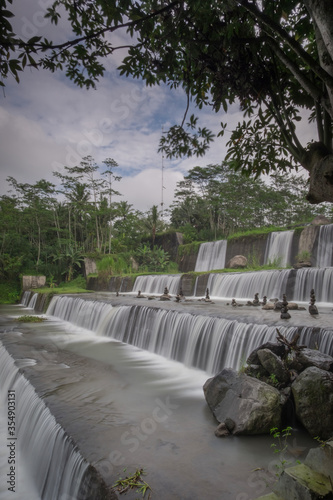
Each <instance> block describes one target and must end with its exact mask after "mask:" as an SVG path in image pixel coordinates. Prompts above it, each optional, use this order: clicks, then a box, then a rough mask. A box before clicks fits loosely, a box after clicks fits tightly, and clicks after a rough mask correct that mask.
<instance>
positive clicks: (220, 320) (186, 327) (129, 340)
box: [0, 226, 333, 500]
mask: <svg viewBox="0 0 333 500" xmlns="http://www.w3.org/2000/svg"><path fill="white" fill-rule="evenodd" d="M330 231H331V229H330V227H329V226H326V228H325V229H322V228H320V234H319V239H318V244H317V246H316V247H315V248H317V254H316V256H315V255H313V257H316V261H317V264H318V267H313V268H302V269H297V270H296V269H281V270H270V271H259V272H236V273H216V272H215V273H214V272H213V273H210V274H209V276H208V275H207V274H205V275H200V276H199V277H198V278H197V290H199V289H200V290H201V291H202V289H205V288H206V287H207V288H209V293H210V295H211V297H212V298H213V299H215V298H216V299H221V300H220V301H219V300H216V302H215V304H212V303H207V302H205V301H198V300H197V299H196V298H195V297H192V298H190V299H189V300H188V301H187V302H180V303H178V304H175V303H173V302H167V303H164V302H159V301H158V300H153V301H148V300H146V301H145V300H137V299H135V298H134V297H133V296H131V295H127V296H125V297H122V296H121V297H115V295H110V294H107V295H101V296H96V297H95V298H91V297H89V295H86V296H85V297H79V296H77V297H73V296H55V297H54V298H53V299H52V301H51V303H50V305H49V307H48V310H47V318H48V320H49V321H48V322H46V323H45V326H44V324H40V325H38V326H37V325H35V327H30V328H28V327H26V328H27V330H28V331H27V332H26V333H24V329H23V330H22V331H23V333H22V332H21V331H20V332H16V333H17V339H21V338H23V337H24V336H26V338H28V339H29V342H30V343H31V344H30V343H28V344H27V347H28V348H30V346H31V345H34V344H33V342H34V340H33V339H34V336H35V335H36V336H37V339H36V341H35V342H36V344H35V346H36V351H38V353H41V352H42V351H43V350H44V347H45V345H50V344H53V345H54V346H55V347H54V348H55V349H56V350H58V349H59V351H61V349H63V352H66V356H67V357H68V360H69V361H70V362H69V364H71V361H72V358H71V356H73V357H74V359H73V366H74V365H75V366H76V367H77V371H75V372H74V375H72V379H70V380H68V375H66V374H64V373H61V368H60V370H59V372H57V374H56V375H55V377H59V380H58V379H56V380H57V384H56V389H54V388H53V386H52V388H51V389H49V388H48V387H47V383H48V375H47V373H46V372H45V366H48V365H45V366H43V365H42V364H41V365H39V364H38V360H37V361H34V360H29V359H25V356H24V355H22V356H20V348H21V344H20V342H19V341H17V342H18V344H17V346H16V347H17V349H16V354H17V356H16V361H14V357H12V356H11V355H10V354H9V353H8V351H7V349H8V348H9V347H11V346H13V345H16V340H15V336H14V335H12V330H8V331H9V332H10V334H8V333H7V331H5V330H4V331H3V332H2V334H1V335H2V337H1V338H2V339H3V336H4V335H5V336H6V338H5V340H6V342H7V349H5V347H4V346H6V342H5V341H4V346H2V344H1V345H0V378H1V391H0V398H1V411H0V421H1V422H3V421H4V419H5V418H6V417H7V415H5V414H3V409H4V408H7V407H6V404H7V398H8V391H15V394H16V396H17V399H18V400H19V402H20V406H19V407H18V413H17V422H18V432H19V435H20V440H19V442H18V444H17V446H18V448H17V449H18V450H19V451H20V456H22V458H23V465H22V469H21V474H22V477H24V474H23V473H24V468H26V477H27V478H28V479H29V481H28V480H27V482H26V490H25V496H24V498H25V499H27V500H40V499H42V500H56V499H62V498H64V499H65V498H66V499H67V498H68V499H69V498H70V499H73V500H78V499H81V498H82V499H86V500H88V498H89V499H90V498H92V499H94V500H97V499H98V498H101V496H100V497H98V495H97V496H95V497H94V496H93V492H92V490H91V489H90V491H89V484H90V483H91V478H90V477H89V469H90V468H89V465H88V462H87V461H86V460H85V459H84V458H83V456H82V454H81V452H80V451H79V448H78V447H77V446H76V445H75V444H74V442H73V441H72V439H71V438H70V437H69V434H67V433H66V432H65V431H64V430H63V428H62V427H61V426H60V425H59V424H58V423H57V420H56V418H55V417H54V416H53V415H52V413H51V411H50V410H49V408H48V405H47V403H48V402H49V401H52V403H53V404H56V402H57V401H58V404H59V405H60V406H61V404H62V403H63V401H64V400H65V398H64V399H63V396H64V394H65V393H66V391H67V399H66V402H67V401H69V405H68V407H67V409H68V408H69V415H67V422H68V420H70V425H73V427H76V429H78V431H77V436H76V437H79V439H82V441H83V442H84V443H85V444H86V441H87V438H86V435H85V432H87V427H85V426H84V424H83V423H82V421H81V419H80V417H81V414H80V411H82V407H84V408H85V407H86V406H87V407H88V406H89V405H92V406H93V407H96V405H97V402H98V401H99V402H100V404H101V411H99V408H98V411H97V412H96V413H94V414H93V416H91V415H90V413H89V415H88V417H87V419H86V421H87V422H88V423H89V428H90V426H91V425H92V423H93V424H94V426H95V431H96V434H95V435H94V436H97V435H98V432H97V431H99V430H100V428H101V429H102V431H103V432H104V431H105V430H106V429H108V432H109V427H110V428H111V429H112V430H113V431H114V433H113V434H112V439H110V435H109V434H108V439H104V434H103V432H102V433H101V437H100V440H99V441H98V445H96V449H93V450H92V453H91V455H92V456H93V457H94V460H95V462H94V466H95V467H97V469H98V466H99V467H100V468H99V469H98V471H102V472H103V471H104V470H105V468H106V467H107V471H108V474H110V476H111V479H112V482H111V479H110V483H108V484H112V483H113V482H114V480H115V479H116V476H117V474H118V472H121V471H122V470H123V469H124V468H125V467H127V466H128V464H134V463H135V464H138V465H140V466H141V465H143V466H145V465H146V464H148V467H149V469H150V471H153V477H154V478H155V479H156V483H155V486H157V488H160V489H161V491H159V489H157V495H158V497H159V498H161V499H162V500H170V499H172V500H175V499H178V498H184V499H185V498H186V499H190V498H191V499H192V498H207V499H213V498H216V490H218V491H219V493H220V492H221V491H222V495H223V498H224V499H226V500H233V499H234V498H238V497H239V498H240V496H242V495H247V498H251V497H252V496H253V494H252V493H253V490H252V491H251V488H250V487H249V483H250V482H251V483H252V482H253V478H252V476H251V477H250V475H249V472H248V464H249V463H254V462H255V465H256V467H258V468H260V467H265V466H266V464H267V461H269V460H270V458H268V460H266V461H265V462H264V463H260V462H259V460H260V459H261V457H262V450H261V452H260V453H258V452H257V448H258V446H260V443H259V440H258V441H256V440H255V438H253V439H251V443H253V447H254V448H255V450H254V451H253V452H251V453H250V454H249V455H247V453H248V450H247V448H250V447H251V446H252V445H250V443H249V441H248V440H246V441H244V443H243V442H242V441H241V439H239V438H238V441H237V447H235V446H234V441H232V442H231V441H226V442H223V446H222V447H221V441H220V440H216V439H214V436H213V432H214V427H215V423H214V422H212V420H211V417H210V416H209V417H207V415H206V414H205V413H204V412H203V411H202V409H203V406H204V403H203V395H202V390H201V387H202V383H203V381H204V380H206V378H208V376H210V375H212V374H215V373H217V372H219V371H220V370H221V369H222V368H224V367H230V368H234V369H239V368H240V366H241V365H242V363H243V362H244V361H245V360H246V358H247V356H248V354H249V353H250V352H251V351H252V350H253V349H254V348H256V347H257V346H259V345H261V344H262V343H264V342H267V341H273V342H274V341H276V328H278V329H279V331H280V333H281V334H283V335H285V336H286V338H289V339H290V338H292V337H293V336H294V335H295V333H296V332H297V333H299V334H300V343H301V344H305V345H308V346H309V347H315V348H318V349H319V350H320V351H321V352H324V353H327V354H331V355H333V331H332V327H331V324H330V314H331V312H330V309H329V308H326V309H325V312H322V309H321V307H322V308H323V309H324V307H326V306H324V304H323V303H327V302H328V303H330V302H332V298H333V285H332V282H333V280H332V278H333V276H332V273H333V267H331V264H332V254H331V253H330V251H331V250H330V248H328V249H327V252H325V251H323V248H322V247H323V246H325V245H328V246H329V245H331V243H330V241H331V240H330V234H331V232H330ZM318 232H319V231H318ZM288 233H289V234H285V235H281V234H280V233H278V235H277V236H276V237H275V236H273V235H272V236H271V238H270V239H269V241H268V242H267V244H266V257H265V259H266V260H275V259H276V258H281V256H282V261H281V262H282V263H284V264H285V265H288V264H289V263H290V262H289V260H288V259H289V257H288V256H287V254H288V255H290V245H291V240H292V234H291V233H292V231H291V232H288ZM288 242H289V243H288ZM320 242H321V243H320ZM324 242H325V243H324ZM331 246H332V245H331ZM263 248H264V246H263ZM283 249H285V253H286V255H284V253H283ZM225 250H226V242H222V243H221V242H215V243H214V244H209V245H206V246H203V245H202V248H200V251H201V256H200V259H199V258H198V261H197V265H198V268H199V267H200V266H202V267H201V270H202V271H208V270H212V269H215V270H217V269H221V268H223V267H224V264H225V262H224V261H225V257H226V253H225ZM219 259H220V260H219ZM200 260H201V263H200ZM204 262H206V263H205V264H204ZM199 263H200V266H199ZM200 280H202V281H203V282H204V286H202V285H200V286H199V281H200ZM205 280H206V281H205ZM188 281H189V282H190V283H191V285H192V286H193V281H194V279H193V275H190V276H189V278H188ZM181 284H182V281H181V276H180V275H173V276H167V275H156V276H142V277H139V278H137V280H136V282H135V285H134V287H133V291H134V292H138V291H139V290H141V292H142V293H147V294H162V293H163V291H164V288H165V287H167V288H168V290H169V292H170V294H172V295H176V294H177V293H178V292H179V288H180V287H181ZM312 288H314V289H315V293H316V299H317V304H318V308H319V312H320V314H319V317H317V318H312V317H310V315H309V314H308V311H307V310H305V311H303V312H302V311H295V312H293V311H292V318H291V319H290V320H282V319H280V314H278V313H275V312H271V311H262V310H261V308H254V307H252V308H251V307H246V306H245V307H241V308H232V307H231V306H226V304H225V302H226V301H225V300H223V299H228V300H230V299H231V298H236V299H240V300H243V301H245V300H247V299H253V297H254V294H255V293H259V295H260V297H263V296H264V295H266V296H267V297H268V298H274V297H277V298H281V297H282V294H283V293H286V294H287V298H288V300H289V301H296V302H297V301H298V302H308V300H309V296H310V290H311V289H312ZM37 299H38V294H33V293H31V292H26V293H25V294H24V296H23V298H22V303H23V305H24V306H25V307H28V308H30V309H31V310H33V308H34V307H35V305H36V304H37V302H38V300H37ZM95 299H96V300H95ZM97 299H98V300H97ZM12 307H13V308H14V306H12ZM13 310H14V309H13ZM65 322H67V323H65ZM48 323H49V325H51V326H49V325H48ZM54 325H56V326H54ZM11 328H12V327H11ZM57 328H58V329H57ZM69 332H70V333H69ZM7 335H8V336H7ZM59 339H60V340H59ZM23 344H24V343H23ZM125 350H127V353H129V354H127V355H125V354H124V351H125ZM26 352H29V353H30V351H27V350H25V351H23V354H24V353H26ZM62 355H64V354H62ZM75 356H76V357H75ZM31 357H32V355H31ZM21 358H23V359H21ZM36 358H38V357H37V356H36ZM88 358H89V360H90V361H89V362H88V361H87V360H88ZM147 359H149V360H150V361H149V362H148V361H147ZM29 363H31V364H33V363H35V364H36V366H35V368H36V369H35V370H34V367H33V366H32V367H31V368H30V370H31V371H30V372H29V370H28V373H30V374H32V379H31V382H33V381H34V380H35V381H36V380H37V379H38V380H41V382H40V385H41V387H43V389H45V390H44V393H43V394H44V397H45V402H44V400H42V399H41V398H40V397H39V396H38V394H37V392H35V390H34V388H33V386H32V383H30V382H29V381H28V379H27V378H26V377H25V375H23V373H22V372H21V371H20V368H21V369H22V370H23V371H24V367H27V365H29ZM147 366H148V367H149V369H148V368H147ZM151 366H153V367H154V369H153V370H155V371H153V370H150V367H151ZM166 366H167V367H168V368H166ZM87 367H89V369H88V368H87ZM70 368H71V369H72V368H73V367H70ZM50 369H52V370H53V366H52V364H51V366H50ZM89 370H90V371H89ZM69 371H70V370H68V372H69ZM96 371H98V373H99V371H100V372H102V373H103V376H105V379H103V383H104V384H105V385H104V386H103V384H101V383H100V382H101V379H98V378H97V376H96V378H94V377H95V372H96ZM142 372H143V375H142V376H141V377H140V375H139V374H140V373H142ZM184 372H186V377H187V379H186V380H189V379H190V380H191V384H192V385H191V391H192V392H191V396H188V394H186V391H184V392H182V396H181V398H180V397H178V399H176V398H174V394H175V392H174V391H177V389H175V388H178V389H179V386H177V384H179V373H182V374H183V373H184ZM24 373H25V372H24ZM133 374H134V375H133ZM154 374H155V375H156V374H159V377H160V378H159V382H157V381H156V378H157V375H156V376H155V375H154ZM166 374H167V375H166ZM120 375H122V376H123V378H121V377H120ZM132 376H133V377H134V378H135V379H136V378H137V379H138V380H137V381H135V382H133V381H131V377H132ZM38 377H39V378H38ZM117 377H120V378H121V382H120V383H119V388H117V386H116V383H115V379H117ZM196 377H198V378H196ZM199 379H200V383H198V384H197V385H198V387H196V389H195V390H196V391H197V392H196V393H195V397H193V385H194V384H195V383H196V382H193V381H198V380H199ZM52 380H54V379H52ZM82 380H84V381H86V382H87V385H83V384H82V385H80V386H79V382H81V381H82ZM134 383H136V384H137V385H135V387H134V389H133V390H132V391H131V390H130V389H129V386H130V385H131V384H134ZM44 384H45V388H44ZM181 384H182V382H181V383H180V384H179V385H180V386H181V388H182V387H183V386H182V385H181ZM78 386H79V387H80V388H79V387H78ZM143 386H144V387H143ZM156 386H157V387H158V391H160V393H162V394H163V398H164V399H162V396H161V394H160V393H158V392H157V393H155V392H154V390H155V388H156ZM82 387H85V388H86V391H87V393H85V391H83V393H82V394H80V390H81V388H82ZM189 392H190V391H189ZM151 393H153V396H148V395H150V394H151ZM198 393H200V396H198ZM178 395H179V393H178ZM70 396H73V398H71V397H70ZM117 397H118V398H119V399H118V402H119V401H120V403H119V406H117V404H116V399H117ZM146 397H147V398H148V397H150V399H149V404H146V399H145V398H146ZM126 398H128V401H127V402H126V403H127V404H125V400H126ZM186 398H188V399H186ZM170 401H171V403H170ZM77 404H78V406H76V405H77ZM80 405H81V406H80ZM140 405H141V406H140ZM51 406H52V405H51ZM139 406H140V410H139V409H138V407H139ZM124 407H126V411H124ZM161 409H163V411H164V413H162V410H161ZM61 410H62V408H61ZM1 412H2V413H1ZM155 417H156V418H155ZM166 417H167V420H165V418H166ZM154 418H155V419H154ZM65 421H66V418H65ZM209 425H210V426H211V428H209V429H208V430H207V429H206V426H207V428H208V427H209ZM108 426H109V427H108ZM182 426H183V427H182ZM96 428H98V429H97V430H96ZM82 429H83V430H82ZM120 429H121V430H120ZM81 430H82V434H83V436H80V431H81ZM89 432H90V431H89ZM0 436H2V435H1V434H0ZM5 438H6V436H5ZM1 439H3V436H2V437H1ZM117 439H118V441H117ZM186 439H187V441H186ZM297 439H298V438H297ZM116 441H117V444H115V442H116ZM181 441H182V444H180V442H181ZM92 442H93V446H95V443H94V439H92ZM260 442H261V441H260ZM230 443H231V444H230ZM193 444H196V445H197V448H196V449H191V453H189V452H188V447H190V446H193ZM266 444H267V449H268V450H269V443H266ZM103 446H104V448H103ZM3 448H4V446H3ZM87 448H89V447H88V446H87ZM105 448H106V449H107V458H108V460H106V459H105V453H104V452H105ZM239 450H240V451H239ZM102 451H103V452H102ZM103 453H104V454H103ZM135 453H137V454H135ZM202 455H204V462H205V464H204V465H203V458H202ZM245 455H246V456H245ZM244 456H245V465H244V464H243V468H242V469H241V468H240V462H241V461H242V460H243V459H244ZM30 457H33V460H30ZM211 457H212V458H211ZM221 460H222V461H223V463H224V467H223V468H222V469H221V467H220V463H221ZM243 461H244V460H243ZM2 463H4V466H5V467H6V466H7V464H6V461H4V460H3V457H2V456H1V454H0V464H2ZM233 463H234V465H233ZM180 464H181V465H180ZM117 466H119V467H118V469H117ZM203 468H204V469H203ZM154 471H155V472H154ZM230 474H234V477H233V480H232V481H230V477H231V476H230ZM177 475H178V482H177V484H176V483H175V477H176V476H177ZM202 475H204V476H205V478H206V482H205V481H202V477H201V476H202ZM103 477H104V476H103ZM170 478H172V479H170ZM207 478H208V479H207ZM30 480H31V481H30ZM28 483H29V484H28ZM30 483H31V484H30ZM225 484H228V485H229V484H232V487H233V488H234V490H233V491H231V490H230V491H229V489H228V491H225V490H223V488H224V486H225ZM161 485H162V486H161ZM164 485H166V486H164ZM1 487H2V486H1ZM237 488H238V489H237ZM212 489H213V490H214V489H215V491H212ZM208 491H209V493H207V492H208ZM161 492H162V493H161ZM244 492H245V493H244ZM219 493H218V494H219ZM256 493H257V490H256ZM1 495H2V496H1ZM0 496H1V498H4V500H8V499H9V498H14V497H11V496H9V492H8V491H7V490H6V488H5V490H4V489H0ZM112 498H114V497H112ZM244 498H245V496H244Z"/></svg>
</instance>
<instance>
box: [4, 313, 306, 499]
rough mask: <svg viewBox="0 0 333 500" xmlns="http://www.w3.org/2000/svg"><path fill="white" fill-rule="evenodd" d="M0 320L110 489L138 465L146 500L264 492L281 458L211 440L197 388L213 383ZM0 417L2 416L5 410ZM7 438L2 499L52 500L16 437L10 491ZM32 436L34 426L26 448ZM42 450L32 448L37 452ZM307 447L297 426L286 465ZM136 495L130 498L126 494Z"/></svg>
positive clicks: (56, 326) (66, 332)
mask: <svg viewBox="0 0 333 500" xmlns="http://www.w3.org/2000/svg"><path fill="white" fill-rule="evenodd" d="M0 314H1V332H2V333H1V340H2V342H3V343H4V345H5V346H6V349H7V350H8V352H9V353H10V354H11V355H12V356H13V358H14V359H27V358H28V359H30V360H34V361H33V362H30V363H29V362H28V363H24V362H23V363H22V368H21V370H22V373H24V375H25V377H26V378H27V379H29V380H30V382H31V383H32V385H33V386H34V387H35V388H36V391H37V393H38V394H39V395H40V396H41V397H42V399H43V401H44V402H45V404H46V405H47V407H48V408H49V409H50V411H51V413H52V414H53V415H54V416H55V418H56V420H57V422H59V423H60V425H61V426H62V427H63V428H64V429H65V430H66V432H67V433H68V434H69V435H70V436H71V437H72V438H73V439H74V441H75V442H76V444H77V446H78V449H79V451H80V453H81V455H82V456H83V457H84V459H86V460H88V462H90V463H91V464H92V465H94V466H95V467H96V469H97V470H98V471H99V472H100V473H101V474H102V476H103V478H104V480H105V481H106V483H107V484H108V485H112V484H113V483H114V482H115V481H116V480H117V479H118V478H119V476H120V475H121V476H122V477H124V475H126V474H127V473H133V472H134V471H135V470H136V469H137V468H143V469H144V470H145V471H146V476H145V479H146V481H147V482H148V483H149V485H150V486H151V488H152V492H151V499H152V500H190V499H191V500H196V499H197V500H199V499H200V500H210V499H214V500H216V499H221V500H250V499H254V498H256V497H257V496H259V495H262V494H263V493H265V492H268V491H270V488H271V485H272V483H273V481H274V478H275V473H276V465H277V464H278V461H279V458H278V457H277V456H276V455H274V454H273V452H272V449H271V444H272V442H273V439H272V438H271V437H269V436H256V437H254V436H243V437H235V436H234V437H230V438H227V439H221V438H216V437H215V435H214V430H215V428H216V426H217V422H216V421H215V419H214V417H213V416H212V415H211V413H210V411H209V409H208V407H207V405H206V402H205V399H204V396H203V391H202V386H203V384H204V382H205V381H206V380H207V379H208V378H209V377H210V375H209V374H208V373H207V372H205V371H204V370H199V369H194V368H190V367H186V366H184V365H183V364H182V363H179V362H176V361H173V360H167V359H165V358H164V357H163V356H160V355H157V354H155V353H152V352H148V351H145V350H141V349H139V348H137V347H135V346H131V345H128V344H125V343H123V342H120V341H116V340H114V339H111V338H108V337H104V336H99V335H97V334H96V333H95V332H93V331H89V330H87V329H83V328H80V327H78V326H75V325H73V324H71V323H69V322H66V321H62V320H59V319H56V318H54V317H52V316H49V317H48V319H47V321H46V322H44V323H41V324H30V325H28V324H24V325H22V324H19V323H17V322H15V317H17V316H19V315H23V314H31V310H27V309H26V308H23V307H17V306H2V307H1V308H0ZM1 387H2V388H3V385H2V386H1ZM0 418H2V419H4V418H6V414H5V412H2V414H0ZM20 418H24V417H23V416H22V417H20ZM2 423H3V421H2ZM1 428H2V429H3V426H1ZM5 438H6V436H5V435H3V436H1V449H0V464H1V478H0V479H1V480H0V483H1V484H0V493H1V496H0V498H1V499H3V500H8V499H9V498H11V499H14V500H22V499H23V498H24V499H25V500H35V498H36V500H37V498H43V500H44V499H45V500H49V498H50V497H48V496H42V495H41V493H40V492H39V493H36V491H35V490H34V488H35V486H34V484H33V481H31V478H30V477H29V472H27V477H26V478H24V469H25V467H24V462H25V461H27V460H34V457H33V456H32V457H31V456H29V450H27V449H26V448H25V446H22V449H20V439H18V444H17V450H18V453H20V454H22V464H23V465H22V466H21V467H20V470H21V474H22V476H21V477H20V478H19V480H18V484H17V491H16V493H14V494H12V493H11V492H8V489H6V481H5V474H4V473H5V472H6V467H8V464H7V463H6V461H7V458H8V456H7V455H8V453H7V449H6V446H5V442H4V439H5ZM37 439H39V438H38V432H37V429H36V434H35V435H33V437H32V441H33V440H37ZM35 444H36V443H35ZM44 445H45V443H41V442H38V445H37V448H38V446H40V447H42V446H44ZM314 445H315V443H314V441H313V440H311V439H310V438H309V437H308V436H307V435H306V434H305V433H303V432H302V431H300V430H296V429H295V430H294V432H293V435H292V437H291V439H290V447H289V449H290V454H289V455H288V457H287V458H288V460H290V461H292V460H294V459H295V456H297V458H302V456H304V454H305V453H306V451H307V450H308V449H309V448H310V447H313V446H314ZM23 448H24V449H23ZM36 453H37V452H36ZM55 453H58V452H56V451H55ZM54 458H55V457H54ZM30 483H32V484H30ZM49 488H50V486H49ZM36 495H37V496H36ZM138 497H140V494H138V493H137V492H128V493H127V494H126V495H125V496H124V498H127V499H130V500H134V499H136V498H138ZM146 498H147V495H146ZM59 500H74V497H73V496H71V497H69V496H66V497H65V496H64V495H63V498H60V499H59Z"/></svg>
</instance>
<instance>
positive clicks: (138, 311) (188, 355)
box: [47, 296, 333, 374]
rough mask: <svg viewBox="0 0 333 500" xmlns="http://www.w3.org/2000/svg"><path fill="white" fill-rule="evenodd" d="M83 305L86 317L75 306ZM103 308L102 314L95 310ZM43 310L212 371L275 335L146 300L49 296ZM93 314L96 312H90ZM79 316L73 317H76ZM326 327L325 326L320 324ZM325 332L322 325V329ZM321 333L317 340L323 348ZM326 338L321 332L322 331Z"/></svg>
mask: <svg viewBox="0 0 333 500" xmlns="http://www.w3.org/2000/svg"><path fill="white" fill-rule="evenodd" d="M80 310H84V311H85V318H86V323H84V322H83V321H82V317H81V316H80V315H79V314H78V311H80ZM101 310H102V311H103V314H100V312H99V311H101ZM47 314H50V315H54V316H57V317H59V318H60V319H63V320H66V321H71V322H75V324H78V325H79V326H82V327H84V328H88V329H92V328H91V325H94V327H93V331H95V332H96V333H97V334H98V335H104V336H107V337H110V338H113V339H116V340H118V341H121V342H124V343H127V344H131V345H134V346H136V347H139V348H140V349H144V350H147V351H150V352H154V353H156V354H159V355H161V356H164V357H166V358H168V359H173V360H175V361H178V362H181V363H183V364H184V365H186V366H188V367H192V368H198V369H200V370H204V371H206V372H208V373H210V374H216V373H218V372H219V371H220V370H221V369H222V368H224V367H230V368H234V369H239V368H240V365H241V363H242V361H244V360H245V359H246V358H247V356H248V355H249V354H250V353H251V351H252V350H253V349H255V348H256V347H258V346H259V345H261V344H262V343H264V342H267V341H276V327H275V326H267V325H257V324H252V323H241V322H238V321H236V320H227V319H224V318H218V317H210V316H203V315H193V314H190V313H180V312H177V311H174V310H166V309H159V308H155V307H147V306H118V307H112V306H111V305H110V304H106V303H100V309H99V308H98V307H96V302H93V301H89V300H83V299H79V298H73V297H65V296H63V297H61V296H57V297H53V299H52V301H51V304H50V306H49V309H48V311H47ZM94 316H96V318H94ZM76 322H77V323H76ZM279 330H280V332H281V333H282V334H283V335H285V336H286V337H287V338H292V337H293V335H294V334H295V333H296V332H299V333H300V334H301V338H300V342H301V343H302V342H303V337H304V336H306V335H308V330H309V329H307V328H304V329H301V332H300V328H298V327H285V326H279ZM323 332H324V330H323ZM325 332H326V330H325ZM327 332H328V333H327V334H326V336H325V344H323V345H324V346H325V352H327V353H329V354H330V353H333V335H332V332H331V331H330V330H327ZM321 338H322V335H320V336H319V338H318V346H319V349H320V350H321V347H322V345H321ZM323 338H324V335H323Z"/></svg>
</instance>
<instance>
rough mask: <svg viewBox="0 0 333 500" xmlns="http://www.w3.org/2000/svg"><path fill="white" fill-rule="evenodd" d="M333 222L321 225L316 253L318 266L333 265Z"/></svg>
mask: <svg viewBox="0 0 333 500" xmlns="http://www.w3.org/2000/svg"><path fill="white" fill-rule="evenodd" d="M332 257H333V224H325V225H322V226H320V229H319V235H318V245H317V253H316V265H317V267H330V266H332V265H333V259H332Z"/></svg>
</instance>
